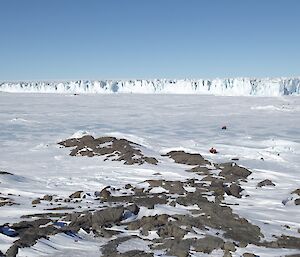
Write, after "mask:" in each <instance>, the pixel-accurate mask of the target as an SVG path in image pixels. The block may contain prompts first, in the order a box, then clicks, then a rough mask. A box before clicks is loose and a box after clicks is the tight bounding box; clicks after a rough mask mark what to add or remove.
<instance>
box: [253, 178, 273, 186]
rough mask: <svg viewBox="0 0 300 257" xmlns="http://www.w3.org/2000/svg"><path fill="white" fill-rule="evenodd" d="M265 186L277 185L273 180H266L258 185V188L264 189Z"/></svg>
mask: <svg viewBox="0 0 300 257" xmlns="http://www.w3.org/2000/svg"><path fill="white" fill-rule="evenodd" d="M263 186H275V184H274V183H273V182H272V181H271V180H269V179H265V180H263V181H260V182H259V183H258V184H257V187H263Z"/></svg>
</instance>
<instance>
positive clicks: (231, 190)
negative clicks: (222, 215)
mask: <svg viewBox="0 0 300 257" xmlns="http://www.w3.org/2000/svg"><path fill="white" fill-rule="evenodd" d="M242 191H243V189H242V188H241V187H240V186H238V185H237V184H235V183H232V184H231V185H230V186H229V187H226V188H225V192H226V193H227V194H228V195H232V196H234V197H237V198H241V197H242V196H241V195H240V193H241V192H242Z"/></svg>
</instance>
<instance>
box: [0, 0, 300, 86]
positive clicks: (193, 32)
mask: <svg viewBox="0 0 300 257" xmlns="http://www.w3.org/2000/svg"><path fill="white" fill-rule="evenodd" d="M299 13H300V0H203V1H202V0H103V1H102V0H1V1H0V81H3V80H49V79H55V80H60V79H119V78H123V79H126V78H214V77H237V76H251V77H253V76H257V77H269V76H270V77H274V76H300V15H299Z"/></svg>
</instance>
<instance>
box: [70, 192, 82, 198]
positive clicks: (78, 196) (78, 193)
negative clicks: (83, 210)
mask: <svg viewBox="0 0 300 257" xmlns="http://www.w3.org/2000/svg"><path fill="white" fill-rule="evenodd" d="M82 192H83V191H76V192H74V193H73V194H71V195H70V196H69V198H72V199H74V198H81V193H82Z"/></svg>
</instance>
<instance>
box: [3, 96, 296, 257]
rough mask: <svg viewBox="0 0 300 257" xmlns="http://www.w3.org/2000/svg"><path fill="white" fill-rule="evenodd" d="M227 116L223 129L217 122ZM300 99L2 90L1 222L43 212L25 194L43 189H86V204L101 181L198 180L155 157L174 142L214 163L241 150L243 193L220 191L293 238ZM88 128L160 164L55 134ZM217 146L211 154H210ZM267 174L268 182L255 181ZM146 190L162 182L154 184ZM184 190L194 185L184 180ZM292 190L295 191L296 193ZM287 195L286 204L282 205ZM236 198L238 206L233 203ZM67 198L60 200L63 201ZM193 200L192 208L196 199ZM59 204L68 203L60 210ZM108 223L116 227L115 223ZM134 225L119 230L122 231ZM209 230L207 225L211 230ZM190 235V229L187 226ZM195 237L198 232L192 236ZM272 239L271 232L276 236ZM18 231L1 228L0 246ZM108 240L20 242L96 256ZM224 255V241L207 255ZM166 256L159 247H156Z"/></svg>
mask: <svg viewBox="0 0 300 257" xmlns="http://www.w3.org/2000/svg"><path fill="white" fill-rule="evenodd" d="M224 125H226V126H227V130H221V127H222V126H224ZM299 131H300V98H299V97H297V96H284V97H259V98H258V97H226V96H205V95H201V96H199V95H185V96H183V95H151V94H150V95H135V94H113V95H93V94H90V95H73V94H22V93H18V94H10V93H0V132H1V133H0V145H1V148H2V151H1V155H0V170H2V171H5V172H9V173H12V174H13V175H7V174H6V175H5V174H2V175H0V193H1V195H0V197H5V198H9V199H10V201H12V202H13V203H16V204H14V205H4V206H2V207H0V225H2V224H5V223H9V224H12V223H14V222H19V221H20V220H21V218H20V217H21V216H22V215H30V214H37V213H46V212H49V210H45V209H49V208H51V207H58V206H60V205H59V204H61V203H58V202H54V203H53V205H50V204H49V202H46V201H42V202H41V203H40V204H37V205H35V207H33V205H32V201H33V200H34V199H36V198H38V197H40V198H41V197H43V196H44V195H46V194H48V195H57V196H58V197H62V198H68V196H69V195H70V194H71V193H73V192H75V191H78V190H82V191H84V193H85V194H86V198H85V199H83V200H82V202H81V203H80V208H79V207H78V206H79V205H78V204H76V203H73V202H71V203H69V205H68V206H71V207H73V208H75V209H73V210H69V211H70V212H74V211H79V210H80V211H83V210H89V208H91V209H97V208H99V207H101V204H100V203H99V201H97V200H96V199H95V198H94V197H93V196H94V193H95V192H96V191H100V190H101V189H103V188H104V187H105V186H111V187H124V185H126V184H129V183H130V184H132V185H135V186H139V187H147V185H145V184H139V183H140V182H143V181H145V180H153V179H166V180H180V181H185V180H187V179H191V178H195V179H201V178H203V177H201V176H200V175H198V174H195V173H192V172H188V171H186V170H187V169H189V168H191V167H188V165H184V164H176V163H174V161H173V160H172V159H169V158H166V157H162V156H161V155H162V154H165V153H167V152H169V151H171V150H184V151H186V152H189V153H200V154H201V155H202V156H203V157H204V158H206V159H208V160H210V161H213V162H216V163H221V162H229V161H231V159H232V158H239V160H238V161H236V162H237V164H239V165H241V166H244V167H247V168H248V169H250V170H251V171H252V174H251V175H250V176H249V177H248V179H247V182H241V186H242V188H244V191H242V195H243V197H242V198H236V197H233V196H228V195H226V196H225V200H224V201H225V202H226V203H228V204H231V203H232V204H233V205H230V207H231V208H232V209H233V211H234V213H237V214H238V215H239V216H240V217H244V218H246V219H247V220H248V221H249V222H251V223H252V224H254V225H258V226H259V227H260V228H261V231H262V233H263V234H264V236H265V239H268V240H272V236H273V235H277V236H280V235H282V234H283V235H288V236H295V237H300V234H299V229H300V215H299V213H300V212H299V211H300V205H298V206H297V205H295V203H294V200H295V199H296V198H297V195H296V194H292V192H293V191H294V190H296V189H299V188H300V176H299V172H300V136H299ZM85 134H89V135H93V136H95V137H101V136H106V135H109V136H115V137H117V138H125V139H128V140H130V141H132V142H135V143H138V144H140V145H141V147H142V152H143V153H145V154H146V155H148V156H153V157H155V158H156V159H157V160H158V161H159V163H158V165H150V164H143V165H124V164H123V162H116V161H110V160H108V161H104V160H103V159H104V158H102V157H93V158H89V157H74V156H70V155H69V153H70V149H68V148H61V147H60V146H59V145H58V144H57V143H58V142H60V141H62V140H65V139H67V138H72V137H81V136H82V135H85ZM211 147H214V148H216V149H217V150H218V151H219V153H218V154H215V155H213V154H210V153H209V151H208V150H209V149H210V148H211ZM264 179H270V180H271V181H272V182H273V183H274V184H275V186H266V187H261V188H260V187H257V183H258V182H260V181H262V180H264ZM151 190H152V192H153V193H155V192H156V193H159V192H163V191H164V188H159V187H157V188H153V189H151ZM187 191H191V192H192V191H193V188H192V187H191V188H188V189H187ZM298 198H299V197H298ZM283 203H284V204H283ZM236 204H238V205H236ZM63 206H64V204H63ZM190 208H194V207H193V206H190V207H184V206H180V205H177V206H176V207H172V206H169V205H157V206H155V208H154V209H147V208H144V207H142V208H141V209H140V213H139V214H138V216H137V217H129V219H130V218H131V219H132V218H141V217H142V216H149V215H150V216H151V215H155V214H162V213H165V214H169V215H171V214H173V213H179V214H183V215H184V214H187V213H188V212H189V211H190V210H189V209H190ZM195 208H196V207H195ZM56 212H66V210H62V211H59V210H57V211H56ZM111 229H119V230H120V228H114V227H112V228H111ZM130 233H133V232H132V231H128V230H124V235H128V234H130ZM211 233H213V232H211ZM186 236H187V235H186ZM189 236H192V237H193V236H194V237H195V236H196V237H201V233H200V234H199V233H197V232H195V233H194V234H193V235H189ZM155 237H157V234H156V232H155V231H153V233H150V234H149V235H148V237H145V238H144V240H143V239H141V238H140V239H138V238H137V239H130V240H133V241H130V240H128V241H126V242H123V243H121V244H119V246H118V251H119V252H126V251H127V250H128V249H134V248H137V249H140V250H144V251H148V250H149V244H150V243H149V240H151V239H152V238H155ZM273 239H274V238H273ZM14 240H15V238H13V237H9V236H6V235H4V234H1V233H0V251H2V252H3V253H5V252H6V250H7V249H8V248H9V247H10V246H11V245H12V243H13V241H14ZM107 241H108V239H106V238H101V237H100V238H99V237H93V235H92V234H87V233H85V232H84V231H80V232H79V234H78V235H75V238H74V235H72V236H70V235H67V234H57V235H54V236H51V237H50V238H49V240H46V239H39V240H38V243H37V244H35V245H34V246H32V247H30V248H22V249H20V250H19V253H18V256H53V255H54V254H55V255H56V256H100V253H101V249H100V246H101V245H104V244H105V243H107ZM236 248H237V251H235V252H232V256H241V255H242V254H243V253H244V252H252V253H255V254H257V255H259V256H285V255H291V254H297V253H298V254H300V250H297V249H273V248H265V247H259V246H255V245H251V244H249V245H248V246H247V247H246V248H243V247H236ZM191 254H192V255H193V256H223V251H222V250H216V251H214V252H213V253H211V254H210V255H207V254H204V253H195V252H194V251H193V249H191ZM155 255H156V256H163V251H158V250H157V251H156V252H155Z"/></svg>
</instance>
